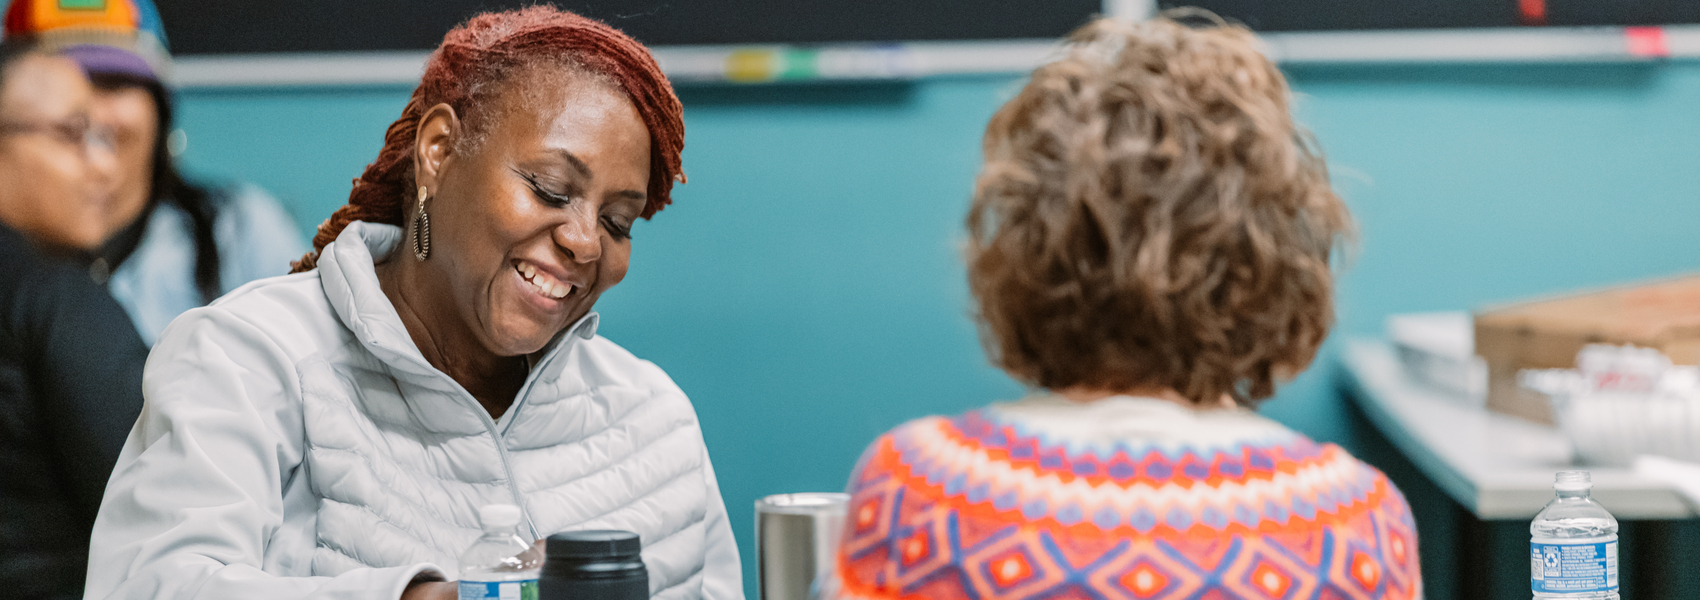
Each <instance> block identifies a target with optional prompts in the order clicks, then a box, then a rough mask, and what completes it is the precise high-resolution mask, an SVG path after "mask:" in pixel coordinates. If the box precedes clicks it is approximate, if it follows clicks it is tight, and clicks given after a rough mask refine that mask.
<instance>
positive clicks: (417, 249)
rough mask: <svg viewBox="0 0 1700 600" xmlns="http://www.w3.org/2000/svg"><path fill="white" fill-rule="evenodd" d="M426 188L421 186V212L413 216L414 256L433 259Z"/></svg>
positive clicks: (420, 258) (421, 258)
mask: <svg viewBox="0 0 1700 600" xmlns="http://www.w3.org/2000/svg"><path fill="white" fill-rule="evenodd" d="M425 196H426V190H425V186H419V212H418V213H417V214H415V215H414V216H413V255H414V256H416V257H418V258H419V260H425V259H427V258H430V257H431V215H427V214H425Z"/></svg>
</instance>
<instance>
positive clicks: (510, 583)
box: [460, 504, 543, 600]
mask: <svg viewBox="0 0 1700 600" xmlns="http://www.w3.org/2000/svg"><path fill="white" fill-rule="evenodd" d="M478 522H479V524H480V525H482V526H483V527H484V536H483V537H480V538H478V541H476V542H473V543H472V547H471V548H467V549H466V552H464V553H461V555H460V600H537V577H538V575H539V574H540V573H542V570H543V557H542V556H540V555H539V553H538V552H537V550H536V549H535V548H533V547H532V545H531V544H530V543H528V542H526V541H525V540H524V539H521V538H520V537H519V536H517V535H514V527H515V526H516V525H519V507H518V506H514V505H512V504H490V505H487V506H485V507H484V508H481V509H478Z"/></svg>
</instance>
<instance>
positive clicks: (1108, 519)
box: [837, 18, 1422, 600]
mask: <svg viewBox="0 0 1700 600" xmlns="http://www.w3.org/2000/svg"><path fill="white" fill-rule="evenodd" d="M1071 41H1072V44H1071V48H1070V51H1069V54H1068V55H1067V56H1066V57H1064V58H1062V59H1061V60H1058V61H1057V62H1055V63H1052V64H1049V65H1047V66H1044V67H1041V68H1040V69H1038V70H1037V71H1035V72H1034V73H1033V75H1032V78H1031V80H1030V81H1029V82H1028V83H1027V85H1026V87H1025V88H1024V89H1022V91H1021V92H1020V94H1019V95H1017V96H1016V97H1015V98H1014V99H1013V100H1011V101H1009V102H1008V103H1007V104H1005V105H1004V106H1003V108H1002V109H1000V110H999V111H998V112H997V113H996V114H995V115H994V116H993V117H992V120H991V123H990V125H988V126H987V128H986V134H985V139H984V143H983V149H984V152H985V164H984V166H983V168H982V171H981V174H980V177H979V180H978V182H977V186H976V190H975V194H974V199H973V204H972V207H971V209H970V212H969V217H968V233H969V241H968V248H967V255H968V273H969V275H968V277H969V286H970V288H971V290H972V291H973V294H974V296H975V298H976V299H977V301H978V309H979V310H978V313H979V314H978V316H979V319H980V322H981V326H982V331H983V335H984V336H985V343H986V346H987V347H988V348H989V350H990V353H991V355H992V359H993V362H994V363H995V364H997V365H998V366H1000V367H1001V368H1003V369H1004V370H1005V371H1007V372H1008V373H1009V374H1010V375H1012V376H1014V377H1015V378H1016V379H1018V380H1021V381H1024V382H1026V383H1028V384H1030V385H1033V386H1036V387H1037V388H1038V391H1037V392H1035V393H1034V394H1032V395H1031V396H1029V397H1028V398H1026V399H1023V400H1019V401H1016V402H1011V403H1004V404H995V405H992V406H990V407H987V408H983V409H980V410H975V411H970V412H968V413H966V414H963V415H960V416H956V417H949V418H946V417H933V418H925V419H920V420H917V421H912V422H910V423H908V424H905V425H902V426H900V427H898V428H897V429H895V430H892V431H891V432H889V433H887V434H886V435H884V436H882V437H880V438H879V439H878V440H877V441H875V442H874V444H873V445H872V446H871V447H870V448H868V450H867V452H866V453H865V454H864V455H863V457H862V460H861V462H860V463H859V465H858V467H857V468H856V470H855V472H854V475H853V476H852V479H851V482H850V492H851V494H852V500H851V504H850V508H849V519H848V524H847V527H846V529H845V532H844V536H843V542H842V545H841V547H840V559H839V560H840V562H839V566H838V569H837V579H838V582H839V590H838V595H840V596H841V597H847V598H931V599H934V600H950V599H958V598H964V599H965V598H978V599H988V600H989V599H994V598H1062V597H1069V598H1081V597H1127V596H1128V595H1129V594H1131V595H1132V596H1135V597H1139V598H1181V597H1186V598H1196V597H1212V596H1213V595H1218V594H1219V595H1220V596H1221V597H1232V598H1253V597H1256V598H1263V597H1270V598H1281V597H1313V596H1315V595H1316V594H1318V593H1323V592H1322V591H1321V590H1325V589H1332V588H1339V589H1349V590H1353V591H1352V595H1354V596H1355V595H1360V594H1361V595H1363V596H1364V597H1376V598H1417V597H1421V595H1422V594H1421V580H1420V577H1419V572H1418V571H1419V568H1418V559H1417V545H1416V543H1417V540H1416V530H1415V524H1414V522H1413V520H1412V517H1411V512H1410V507H1409V506H1407V505H1406V502H1405V499H1404V497H1403V496H1402V495H1401V494H1400V492H1399V490H1398V489H1396V488H1395V487H1394V486H1393V484H1392V483H1391V482H1389V481H1388V480H1387V478H1386V477H1384V476H1383V475H1382V474H1381V473H1380V472H1379V471H1377V470H1376V469H1375V468H1373V467H1371V466H1369V465H1367V464H1364V463H1362V462H1359V461H1358V460H1357V459H1355V458H1354V457H1352V456H1351V455H1349V454H1348V453H1347V452H1346V451H1344V450H1342V449H1340V448H1339V447H1337V446H1334V445H1332V444H1318V443H1316V442H1313V441H1311V440H1310V439H1308V438H1306V437H1305V436H1303V435H1301V434H1299V433H1297V432H1294V431H1292V430H1290V429H1287V428H1286V427H1284V426H1282V425H1280V424H1279V423H1276V422H1275V421H1273V420H1270V419H1268V418H1265V417H1262V416H1260V415H1258V414H1256V413H1255V412H1253V411H1252V410H1251V409H1252V408H1254V407H1255V406H1256V405H1257V403H1258V402H1259V401H1260V400H1263V399H1265V398H1268V397H1270V396H1271V395H1273V394H1274V393H1275V384H1276V382H1277V380H1281V379H1286V378H1290V377H1292V376H1293V375H1296V374H1297V373H1299V372H1300V371H1302V370H1304V369H1305V367H1306V366H1307V365H1308V364H1309V363H1310V361H1311V359H1312V358H1313V357H1314V356H1315V354H1316V351H1317V349H1318V347H1319V346H1320V345H1321V344H1322V341H1323V339H1324V338H1325V337H1326V335H1327V333H1328V330H1329V328H1330V326H1331V325H1332V323H1333V302H1332V294H1333V274H1332V271H1331V268H1330V266H1329V255H1330V253H1331V252H1332V251H1333V249H1334V247H1335V244H1336V242H1337V240H1339V239H1340V238H1342V237H1343V236H1345V235H1347V234H1348V232H1349V230H1350V227H1351V220H1350V216H1349V215H1348V214H1347V210H1346V207H1345V205H1344V204H1342V203H1341V202H1340V200H1339V198H1337V197H1336V196H1335V194H1334V192H1333V190H1332V189H1331V187H1330V184H1329V180H1328V174H1327V170H1326V168H1325V166H1324V163H1323V160H1322V159H1321V157H1320V156H1319V155H1317V154H1316V153H1315V151H1314V150H1313V149H1312V148H1311V147H1310V146H1309V142H1308V140H1309V137H1308V134H1306V133H1305V132H1304V131H1302V130H1301V129H1299V128H1298V127H1297V126H1296V125H1295V124H1294V123H1293V121H1292V119H1291V117H1290V115H1289V112H1288V101H1289V98H1290V96H1291V94H1290V93H1289V91H1288V89H1287V86H1286V82H1285V79H1284V78H1283V77H1282V75H1281V73H1280V72H1279V71H1278V70H1276V68H1275V65H1273V64H1271V63H1270V62H1269V61H1268V60H1267V59H1266V58H1264V56H1263V55H1262V54H1260V53H1259V52H1258V50H1257V48H1256V44H1255V38H1254V36H1253V35H1252V33H1251V32H1250V31H1248V30H1246V29H1244V28H1241V27H1237V26H1220V27H1213V28H1207V29H1191V28H1188V27H1186V26H1183V25H1181V24H1178V23H1176V22H1174V21H1171V20H1168V19H1164V18H1158V19H1155V20H1152V21H1149V22H1145V23H1139V24H1135V23H1131V22H1126V21H1114V20H1100V21H1097V22H1095V23H1092V24H1089V25H1088V26H1086V27H1085V28H1083V29H1081V30H1079V31H1078V32H1076V33H1075V34H1074V36H1073V38H1072V40H1071ZM1230 547H1233V548H1237V550H1235V551H1233V552H1227V549H1228V548H1230ZM1223 561H1228V562H1227V563H1223ZM1211 572H1217V573H1223V572H1225V573H1227V575H1223V576H1221V577H1213V576H1205V575H1202V574H1205V573H1211ZM1088 574H1089V575H1088ZM1289 594H1291V596H1289ZM1324 595H1326V594H1324Z"/></svg>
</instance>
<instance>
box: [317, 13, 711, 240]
mask: <svg viewBox="0 0 1700 600" xmlns="http://www.w3.org/2000/svg"><path fill="white" fill-rule="evenodd" d="M522 73H523V74H525V75H527V77H525V78H524V79H525V82H524V83H525V84H527V85H550V84H553V85H571V84H572V83H574V82H578V81H582V80H585V79H589V80H592V81H595V82H597V83H599V84H605V85H610V86H613V87H614V88H616V89H619V90H621V91H623V92H624V93H625V94H626V96H627V97H628V98H630V100H631V102H632V106H633V107H634V108H636V109H637V112H638V115H639V116H640V117H641V118H642V119H643V122H644V125H645V126H646V127H647V128H648V129H649V138H650V172H649V189H648V191H647V197H648V202H647V204H646V205H645V206H644V210H643V213H642V216H643V217H644V218H649V217H651V216H653V215H654V214H655V213H656V212H657V211H660V210H661V209H662V208H663V207H665V206H666V205H667V204H669V203H671V202H672V197H671V192H672V189H673V182H674V181H684V173H683V171H682V170H681V166H680V156H679V155H680V152H681V151H682V150H683V149H684V146H685V124H684V117H683V108H682V107H681V105H680V104H679V99H678V97H677V96H675V95H674V93H673V88H672V86H671V85H670V84H669V83H668V82H667V78H666V76H664V75H663V74H662V73H661V68H660V66H659V65H658V64H656V62H655V59H654V57H652V56H651V55H650V53H649V50H648V49H646V48H644V46H643V45H642V44H640V43H638V42H637V40H634V39H632V38H631V37H629V36H627V35H626V34H624V33H621V32H620V31H619V30H617V29H614V28H613V27H609V26H608V25H607V24H604V23H602V22H600V21H596V20H594V19H589V18H586V17H582V16H579V15H576V14H573V13H570V12H566V11H562V10H559V9H556V8H554V7H550V6H534V7H531V8H525V9H520V10H514V11H506V12H498V13H486V14H482V15H479V16H476V17H473V18H472V19H471V20H468V21H467V22H466V23H463V24H461V25H460V26H459V27H456V28H455V29H454V30H452V31H450V32H449V33H448V35H446V36H444V38H443V43H442V45H441V46H438V47H437V50H436V51H435V52H433V53H432V54H431V58H430V60H429V61H428V62H427V63H426V65H425V74H424V76H423V77H422V78H421V80H420V83H419V87H418V88H416V89H415V90H414V91H413V97H412V98H411V99H409V100H408V103H407V107H406V108H405V109H403V110H402V115H401V118H399V119H396V121H395V123H393V124H391V125H390V128H389V130H388V132H386V133H385V134H384V148H383V150H381V151H379V153H378V158H377V160H375V161H373V162H372V164H370V165H368V166H367V167H366V171H365V173H363V174H362V175H361V176H360V177H359V178H358V179H355V180H354V189H353V191H352V192H350V193H349V195H348V204H347V205H346V206H343V207H342V208H340V209H338V210H337V211H336V213H334V214H333V215H331V218H330V219H328V220H326V221H325V222H324V224H322V225H320V226H319V231H318V233H317V234H316V235H315V236H314V237H313V251H312V252H310V253H308V254H307V256H304V257H302V259H301V260H300V261H297V262H296V263H295V271H297V272H299V271H306V270H310V269H312V268H313V267H314V266H315V265H316V264H317V262H318V253H319V250H321V249H323V248H324V247H325V245H326V244H329V243H330V242H331V241H333V240H335V239H336V236H337V235H339V234H340V233H341V232H342V230H343V228H344V227H346V226H347V225H348V224H349V223H351V222H353V221H367V222H372V223H387V224H391V225H400V224H401V223H402V221H403V212H404V211H405V207H406V206H407V203H408V202H409V201H412V200H414V197H413V193H414V192H413V190H414V187H415V186H414V183H413V181H414V179H413V151H414V141H415V137H416V135H417V134H418V127H419V122H420V119H421V118H422V117H424V115H425V113H426V111H428V110H430V108H431V107H433V106H436V105H438V104H447V105H448V106H449V107H451V108H453V109H454V112H455V114H456V115H457V116H458V117H459V118H460V119H461V122H462V124H463V127H464V134H463V135H462V136H461V137H460V138H459V141H458V142H457V143H456V146H455V149H456V151H461V152H468V151H476V150H477V148H478V145H479V144H480V143H481V142H482V141H483V135H484V134H485V133H487V132H488V131H489V127H490V125H491V120H492V119H494V118H495V117H497V116H498V115H497V114H495V113H496V111H495V110H494V108H495V104H496V103H495V102H494V100H495V97H496V96H497V95H498V94H502V93H506V92H507V91H508V90H509V89H510V88H511V87H512V85H511V84H514V83H516V82H517V78H516V75H520V74H522ZM539 75H542V76H541V77H539Z"/></svg>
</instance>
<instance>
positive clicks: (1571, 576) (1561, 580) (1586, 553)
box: [1529, 538, 1617, 594]
mask: <svg viewBox="0 0 1700 600" xmlns="http://www.w3.org/2000/svg"><path fill="white" fill-rule="evenodd" d="M1596 539H1598V538H1596ZM1529 589H1531V590H1533V591H1536V592H1545V593H1552V594H1574V593H1578V592H1615V591H1617V541H1615V540H1614V541H1610V542H1598V543H1593V544H1540V543H1535V542H1530V543H1529Z"/></svg>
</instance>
